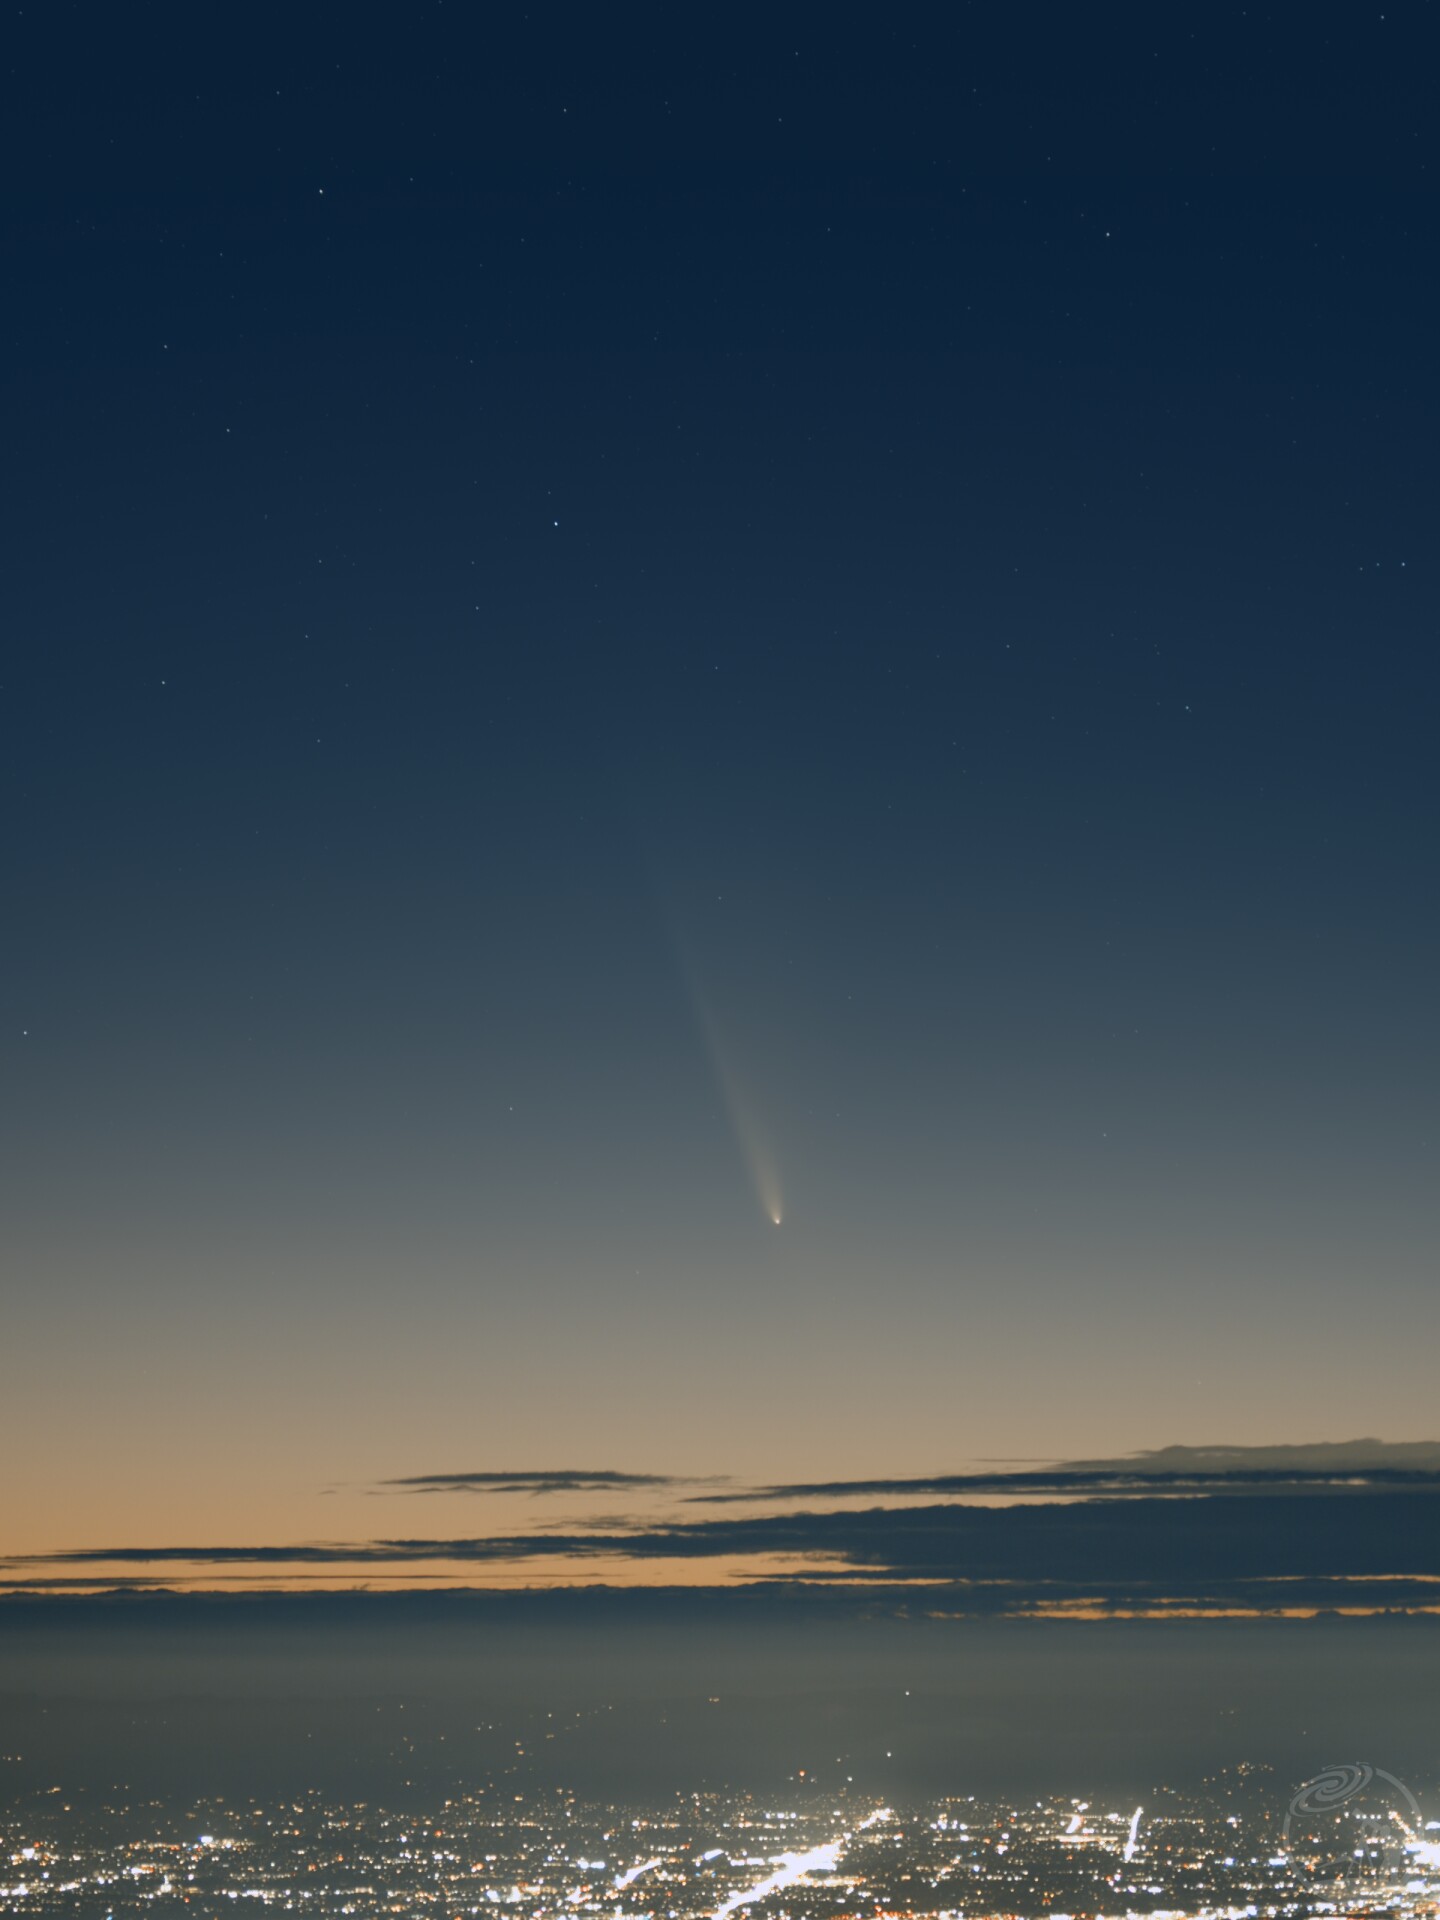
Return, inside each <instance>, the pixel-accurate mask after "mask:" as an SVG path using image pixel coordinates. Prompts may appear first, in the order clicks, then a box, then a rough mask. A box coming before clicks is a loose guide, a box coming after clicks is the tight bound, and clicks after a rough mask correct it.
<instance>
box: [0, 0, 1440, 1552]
mask: <svg viewBox="0 0 1440 1920" xmlns="http://www.w3.org/2000/svg"><path fill="white" fill-rule="evenodd" d="M1429 25H1430V23H1429V21H1428V19H1427V17H1426V14H1425V10H1424V9H1423V8H1422V7H1419V6H1416V5H1404V4H1401V5H1398V6H1393V5H1387V6H1386V7H1385V9H1384V11H1383V12H1381V11H1380V10H1378V9H1355V10H1350V11H1349V12H1348V13H1347V14H1346V15H1345V16H1344V17H1343V19H1342V18H1340V17H1339V16H1338V15H1335V14H1334V11H1333V10H1330V11H1328V12H1327V13H1325V14H1324V15H1323V16H1317V15H1316V14H1315V12H1314V11H1313V10H1301V9H1286V8H1280V9H1270V10H1267V9H1263V8H1262V9H1254V8H1240V7H1235V6H1210V7H1207V8H1205V9H1201V10H1198V11H1197V10H1193V9H1192V10H1190V11H1189V12H1185V11H1180V12H1176V11H1174V10H1168V11H1167V10H1163V9H1162V10H1158V11H1157V10H1155V9H1153V8H1144V9H1141V8H1125V7H1112V8H1101V9H1099V10H1098V11H1097V10H1094V9H1092V10H1089V11H1077V10H1073V9H1066V8H1059V7H1052V8H1041V9H1039V10H1038V11H1037V10H1033V9H1032V10H1030V11H1029V12H1023V13H1022V12H1017V11H1015V10H1013V9H1009V10H1007V9H1000V10H995V9H988V8H986V9H982V8H970V7H962V6H954V7H947V8H936V7H925V8H914V7H912V8H902V9H901V10H900V11H899V13H898V14H895V13H894V12H893V10H892V11H891V12H887V13H886V14H885V15H884V16H883V18H882V16H881V15H880V14H879V13H878V12H873V11H872V12H871V13H870V14H868V15H867V14H865V13H863V12H855V11H853V10H852V11H846V10H844V9H840V10H838V11H837V10H834V9H823V8H818V7H813V6H802V7H789V8H786V7H779V8H776V7H766V8H764V9H758V8H756V9H747V8H741V9H738V10H733V9H732V10H731V11H729V12H726V13H723V14H714V13H712V14H708V15H699V16H697V15H696V14H695V13H694V12H693V10H687V9H675V8H668V9H648V8H644V7H636V8H630V9H626V10H623V11H622V13H620V14H619V15H616V14H614V13H606V12H604V11H603V10H596V9H586V8H580V7H570V6H551V7H542V6H532V7H531V8H530V9H529V11H528V12H526V11H522V10H519V9H509V10H495V9H469V8H465V7H462V6H456V5H446V6H440V5H436V6H426V7H405V8H400V7H375V6H365V7H353V6H352V7H345V8H338V7H323V6H312V7H306V8H304V9H300V10H299V14H298V17H297V14H296V11H295V10H293V9H283V10H282V9H266V8H264V7H261V8H255V9H247V10H246V11H245V13H244V14H243V16H241V15H224V16H219V15H215V14H213V13H206V12H200V13H197V12H195V11H194V10H193V9H179V8H170V7H153V8H149V9H144V10H141V11H139V12H136V11H134V10H131V11H128V12H125V13H118V12H115V13H105V12H104V11H102V10H99V9H95V8H90V7H84V6H81V7H76V8H71V9H68V10H67V9H64V8H60V7H51V8H45V9H41V10H38V11H35V12H27V13H26V14H23V15H21V16H19V17H18V18H17V19H16V20H15V21H14V22H12V23H11V29H10V35H9V42H8V51H7V58H6V65H7V72H6V76H5V85H6V92H7V99H6V106H5V112H4V115H3V120H4V126H5V135H4V138H5V141H6V146H7V153H6V161H5V171H4V192H3V203H0V214H3V219H4V223H5V243H4V244H5V260H6V265H7V281H8V284H9V286H10V289H11V292H10V296H9V298H8V300H7V303H6V312H5V318H4V331H5V346H6V352H5V356H4V357H5V383H6V399H5V420H6V427H5V448H6V457H5V460H4V484H5V501H4V525H5V529H6V548H7V561H6V570H5V602H6V609H7V612H6V620H5V626H6V631H7V636H8V638H7V644H6V646H5V650H4V668H3V682H0V725H3V727H4V735H3V751H0V765H3V777H4V782H5V785H4V805H3V816H4V824H3V828H0V853H3V859H4V863H5V866H4V870H5V882H4V884H5V899H6V902H7V915H6V923H7V937H6V950H5V957H4V974H3V999H0V1077H3V1087H4V1095H3V1127H4V1135H3V1142H0V1144H3V1149H4V1154H3V1164H4V1172H3V1175H0V1179H3V1182H4V1191H3V1194H0V1220H3V1227H0V1233H3V1235H4V1245H3V1248H0V1254H3V1259H4V1264H5V1267H6V1270H7V1272H9V1273H11V1274H12V1275H14V1276H15V1279H14V1281H13V1283H12V1285H11V1286H10V1288H9V1290H8V1294H7V1298H8V1299H9V1302H10V1304H9V1307H8V1309H7V1311H8V1314H9V1334H8V1336H7V1345H13V1348H14V1350H15V1351H17V1352H20V1353H23V1354H24V1355H25V1356H27V1359H26V1364H25V1365H24V1367H23V1368H22V1369H21V1370H20V1372H19V1375H18V1377H17V1378H16V1379H15V1380H14V1381H12V1383H11V1386H10V1387H9V1389H8V1390H7V1393H6V1396H5V1405H4V1408H3V1412H0V1432H3V1434H4V1457H5V1459H6V1462H7V1467H6V1472H7V1475H10V1474H13V1475H14V1478H15V1482H16V1484H15V1486H14V1489H13V1493H12V1491H11V1490H10V1489H8V1488H7V1497H6V1500H5V1503H4V1505H5V1511H6V1515H7V1523H6V1532H5V1535H4V1537H3V1539H0V1550H4V1551H9V1552H13V1553H16V1554H22V1553H49V1552H51V1551H58V1550H61V1549H66V1550H88V1549H93V1548H95V1547H97V1546H110V1545H116V1544H118V1543H120V1542H121V1541H124V1542H126V1543H129V1544H132V1545H135V1546H149V1547H155V1548H160V1547H170V1546H174V1545H176V1544H180V1545H184V1544H187V1543H188V1544H195V1543H203V1544H210V1545H216V1546H219V1545H227V1544H228V1545H232V1546H233V1545H237V1544H239V1545H248V1544H253V1543H256V1542H265V1543H273V1542H277V1541H278V1542H282V1543H283V1542H300V1541H306V1540H311V1541H313V1540H316V1539H320V1538H325V1539H333V1538H342V1539H346V1540H352V1541H353V1540H360V1539H364V1538H369V1537H371V1536H373V1535H375V1534H377V1533H381V1534H385V1535H387V1537H388V1533H389V1532H390V1531H392V1530H393V1525H394V1523H393V1522H392V1520H391V1519H389V1518H386V1519H385V1520H384V1521H383V1523H379V1524H378V1525H377V1523H376V1521H375V1519H374V1514H373V1509H371V1508H369V1507H366V1506H365V1505H363V1504H362V1502H363V1501H368V1500H370V1499H371V1497H372V1496H371V1495H370V1493H369V1492H368V1491H366V1490H367V1489H369V1488H371V1487H373V1486H374V1485H375V1484H377V1483H380V1482H383V1481H385V1480H388V1479H392V1478H396V1477H402V1476H406V1475H418V1474H441V1473H444V1474H455V1473H461V1472H466V1471H479V1470H488V1469H530V1468H567V1469H569V1468H576V1467H588V1466H595V1467H599V1468H604V1469H623V1470H628V1471H635V1472H661V1473H677V1474H696V1475H702V1474H710V1473H735V1474H738V1475H740V1476H742V1477H746V1478H748V1479H750V1480H760V1481H774V1480H777V1479H778V1480H785V1479H807V1480H817V1479H826V1478H832V1477H839V1478H859V1477H864V1476H868V1475H875V1474H888V1475H896V1474H900V1475H904V1474H921V1473H935V1472H941V1471H953V1470H955V1469H958V1468H961V1467H964V1466H966V1465H967V1464H969V1463H972V1462H974V1461H976V1460H978V1459H980V1458H982V1457H984V1456H988V1455H996V1454H998V1455H1038V1456H1042V1457H1049V1458H1055V1457H1069V1458H1074V1457H1076V1456H1081V1455H1087V1454H1110V1453H1119V1452H1124V1451H1126V1450H1128V1449H1131V1448H1134V1447H1148V1446H1158V1445H1162V1444H1165V1443H1168V1442H1171V1441H1183V1442H1188V1443H1191V1444H1199V1443H1204V1442H1212V1441H1216V1440H1231V1441H1237V1442H1244V1443H1251V1444H1263V1443H1274V1442H1279V1441H1284V1440H1324V1439H1329V1440H1341V1439H1346V1438H1349V1437H1351V1436H1352V1435H1354V1434H1356V1433H1361V1432H1368V1433H1374V1434H1377V1435H1379V1436H1381V1437H1382V1438H1384V1439H1387V1440H1405V1439H1416V1438H1421V1437H1425V1436H1426V1434H1427V1433H1428V1431H1429V1428H1430V1425H1431V1421H1430V1416H1429V1412H1428V1409H1429V1406H1430V1404H1431V1399H1432V1382H1431V1373H1432V1370H1433V1369H1432V1362H1431V1351H1432V1344H1431V1339H1430V1335H1431V1333H1432V1330H1433V1327H1434V1307H1433V1288H1432V1286H1431V1281H1432V1277H1433V1271H1434V1264H1435V1254H1436V1232H1435V1220H1434V1211H1433V1192H1432V1190H1433V1162H1434V1141H1435V1120H1436V1115H1435V1092H1434V1088H1435V1083H1436V1080H1435V1068H1436V1023H1435V1016H1434V994H1433V985H1432V982H1433V980H1434V978H1435V976H1436V962H1437V954H1436V946H1437V941H1436V933H1437V926H1436V914H1435V907H1434V890H1433V886H1432V884H1431V881H1430V873H1431V869H1432V867H1433V840H1434V823H1435V798H1436V795H1435V772H1434V765H1435V755H1434V745H1433V743H1434V735H1435V696H1436V692H1437V668H1436V663H1435V652H1434V635H1435V633H1436V630H1437V612H1440V604H1437V598H1440V596H1437V584H1436V550H1435V533H1434V527H1435V505H1436V501H1435V479H1434V446H1435V441H1436V427H1437V407H1436V400H1437V391H1436V388H1437V377H1436V371H1435V357H1434V352H1433V336H1434V327H1435V314H1434V308H1435V300H1434V291H1433V264H1432V263H1433V258H1434V243H1435V192H1436V179H1437V173H1436V156H1435V154H1434V151H1433V147H1434V137H1433V133H1434V130H1433V111H1432V109H1431V103H1430V99H1429V74H1430V72H1431V70H1432V66H1433V63H1432V62H1431V60H1430V59H1429V57H1428V55H1429V50H1430V44H1429V33H1428V32H1427V29H1428V28H1429ZM772 1211H778V1212H779V1213H780V1214H781V1225H780V1226H779V1229H778V1231H777V1229H776V1227H775V1226H774V1224H772V1222H771V1220H770V1219H769V1218H767V1215H769V1214H770V1213H771V1212H772ZM329 1489H338V1491H327V1490H329ZM597 1499H599V1496H597ZM447 1501H448V1502H449V1503H450V1504H449V1505H448V1506H446V1505H445V1504H444V1503H445V1502H447ZM586 1511H587V1512H588V1511H590V1510H589V1509H587V1510H586ZM605 1511H606V1509H605V1507H604V1504H603V1500H601V1501H600V1504H598V1505H596V1506H595V1507H594V1509H593V1513H594V1516H595V1517H600V1516H602V1515H603V1514H604V1512H605ZM488 1526H493V1528H494V1530H495V1531H496V1532H500V1533H505V1534H508V1533H509V1532H510V1531H511V1529H512V1527H513V1513H512V1512H511V1511H510V1509H509V1508H507V1507H505V1506H504V1503H503V1501H502V1502H500V1503H499V1504H494V1503H492V1504H491V1505H490V1506H488V1507H486V1506H484V1505H483V1503H477V1502H476V1501H475V1500H474V1499H473V1498H471V1497H469V1496H465V1495H461V1494H447V1495H436V1496H435V1503H434V1504H433V1505H432V1507H431V1508H430V1509H429V1510H428V1517H427V1521H426V1526H425V1529H424V1531H425V1533H426V1535H427V1537H429V1536H432V1535H433V1536H435V1537H439V1538H444V1537H449V1536H453V1535H455V1534H458V1533H459V1532H460V1530H461V1529H462V1528H467V1529H470V1530H483V1528H484V1527H488Z"/></svg>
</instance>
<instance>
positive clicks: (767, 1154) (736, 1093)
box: [685, 966, 785, 1227]
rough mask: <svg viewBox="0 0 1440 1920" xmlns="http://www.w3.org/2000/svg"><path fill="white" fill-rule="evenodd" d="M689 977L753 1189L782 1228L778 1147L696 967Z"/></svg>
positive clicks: (767, 1215) (764, 1209) (767, 1214)
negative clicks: (706, 994) (737, 1061)
mask: <svg viewBox="0 0 1440 1920" xmlns="http://www.w3.org/2000/svg"><path fill="white" fill-rule="evenodd" d="M685 974H686V978H687V980H688V982H689V987H690V998H691V1000H692V1001H693V1003H694V1006H695V1017H696V1020H697V1021H698V1023H699V1027H700V1032H701V1034H702V1036H703V1037H704V1041H705V1051H706V1053H707V1054H708V1055H709V1057H710V1065H711V1067H712V1069H713V1071H714V1074H715V1084H716V1086H717V1087H718V1088H719V1090H720V1098H721V1100H722V1101H723V1103H724V1106H725V1112H726V1114H727V1116H728V1118H729V1121H730V1128H731V1131H732V1132H733V1133H734V1135H735V1144H736V1146H737V1147H738V1148H739V1150H740V1158H741V1160H742V1162H743V1163H744V1166H745V1171H746V1173H747V1174H748V1175H749V1179H750V1186H751V1188H752V1190H753V1192H754V1195H755V1199H756V1202H757V1204H758V1205H759V1208H760V1211H761V1213H762V1214H764V1216H765V1218H766V1219H767V1220H768V1221H769V1222H770V1224H771V1226H772V1227H778V1226H780V1225H781V1224H782V1223H783V1221H784V1219H785V1197H784V1193H783V1190H782V1188H781V1185H780V1166H779V1162H778V1160H777V1158H776V1154H775V1148H774V1145H773V1143H772V1142H771V1140H770V1136H769V1134H768V1133H767V1131H766V1129H765V1125H764V1123H763V1121H762V1120H761V1118H760V1115H759V1113H758V1111H757V1110H756V1107H755V1103H754V1101H753V1100H752V1099H751V1097H750V1092H749V1089H748V1088H747V1087H746V1085H745V1083H744V1080H743V1079H742V1077H741V1075H740V1072H739V1069H738V1068H737V1067H736V1065H735V1060H734V1055H733V1053H732V1051H731V1049H730V1047H729V1046H728V1045H727V1044H726V1041H725V1036H724V1034H723V1032H722V1031H721V1027H720V1023H719V1021H718V1020H717V1019H716V1017H715V1011H714V1008H713V1007H712V1006H711V1005H710V1002H709V1000H708V999H707V998H706V996H705V994H704V993H703V992H702V990H701V988H700V984H699V982H698V980H697V979H696V977H695V971H694V969H693V967H689V966H687V967H686V968H685Z"/></svg>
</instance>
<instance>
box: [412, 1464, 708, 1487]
mask: <svg viewBox="0 0 1440 1920" xmlns="http://www.w3.org/2000/svg"><path fill="white" fill-rule="evenodd" d="M692 1484H693V1482H692V1481H689V1480H681V1479H677V1478H676V1477H675V1476H674V1475H673V1474H668V1473H615V1472H613V1471H611V1470H610V1469H609V1468H605V1467H546V1468H541V1469H538V1470H537V1471H535V1472H525V1471H522V1470H520V1469H515V1470H507V1471H490V1472H483V1473H414V1474H407V1475H405V1476H404V1477H403V1478H402V1479H398V1480H382V1481H381V1482H380V1486H381V1487H382V1488H387V1489H390V1490H392V1491H394V1492H397V1493H596V1492H612V1491H614V1490H615V1489H616V1488H619V1489H620V1490H622V1491H623V1490H624V1489H625V1488H627V1487H632V1488H640V1487H675V1486H689V1485H692Z"/></svg>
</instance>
